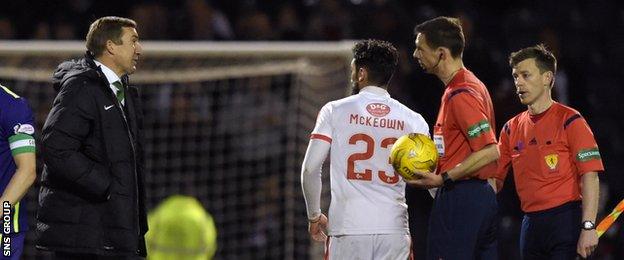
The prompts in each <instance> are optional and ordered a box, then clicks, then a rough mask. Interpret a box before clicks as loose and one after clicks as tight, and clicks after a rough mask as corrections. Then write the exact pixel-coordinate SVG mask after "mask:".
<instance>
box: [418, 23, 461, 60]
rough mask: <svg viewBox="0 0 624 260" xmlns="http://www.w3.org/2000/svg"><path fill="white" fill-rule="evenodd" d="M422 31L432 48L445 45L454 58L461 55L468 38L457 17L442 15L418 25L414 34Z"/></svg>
mask: <svg viewBox="0 0 624 260" xmlns="http://www.w3.org/2000/svg"><path fill="white" fill-rule="evenodd" d="M419 33H422V34H424V35H425V37H426V39H427V44H428V45H429V46H431V48H434V49H435V48H438V47H445V48H448V49H449V50H450V51H451V56H453V58H458V57H461V55H462V53H463V52H464V45H465V43H466V40H465V38H464V31H463V30H462V27H461V22H460V21H459V19H457V18H453V17H446V16H440V17H436V18H433V19H431V20H428V21H425V22H423V23H421V24H419V25H416V28H415V29H414V34H415V35H418V34H419Z"/></svg>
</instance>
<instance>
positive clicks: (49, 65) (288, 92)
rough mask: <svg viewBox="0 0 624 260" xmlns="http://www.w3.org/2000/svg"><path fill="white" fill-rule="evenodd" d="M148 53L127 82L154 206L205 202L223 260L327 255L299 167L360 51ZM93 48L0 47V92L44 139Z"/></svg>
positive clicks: (146, 49)
mask: <svg viewBox="0 0 624 260" xmlns="http://www.w3.org/2000/svg"><path fill="white" fill-rule="evenodd" d="M142 44H143V54H142V55H141V58H140V61H139V65H138V70H137V72H136V73H135V74H134V75H131V76H130V84H131V85H137V86H139V89H140V92H141V99H142V101H143V104H144V114H145V122H144V136H145V138H146V140H145V141H146V142H145V162H146V191H147V203H148V208H149V209H151V208H153V207H154V206H155V205H156V204H157V203H158V202H160V201H161V200H163V199H164V198H166V197H167V196H169V195H173V194H185V195H191V196H194V197H196V198H198V200H199V201H201V202H202V204H203V205H204V207H205V208H206V209H207V210H208V211H209V212H210V214H212V216H213V218H214V220H215V223H216V226H217V229H218V230H217V232H218V235H217V237H218V250H217V254H216V258H217V259H308V258H315V256H316V253H315V252H318V248H319V247H320V248H322V245H318V244H316V243H312V242H310V239H309V236H308V234H307V218H306V214H305V205H304V201H303V196H302V194H301V188H300V182H299V179H300V177H299V175H300V167H301V162H302V160H303V155H304V153H305V148H306V147H307V143H308V140H309V136H308V135H309V133H310V131H311V130H312V128H313V127H314V123H315V119H316V115H317V113H318V111H319V110H320V108H321V106H322V105H323V104H325V103H326V102H328V101H331V100H334V99H338V98H341V97H344V96H345V95H346V93H347V92H348V86H349V73H350V71H349V70H350V67H349V64H350V61H351V57H352V56H351V47H352V46H353V42H351V41H343V42H301V43H293V42H217V43H213V42H143V43H142ZM84 50H85V47H84V43H83V42H77V41H0V83H2V84H3V85H5V86H7V87H9V88H11V89H12V90H14V91H15V92H16V93H18V94H19V95H21V96H23V97H25V98H26V99H28V101H29V103H30V105H31V108H32V109H33V112H34V113H35V120H36V127H37V130H38V133H37V134H39V133H40V130H41V127H42V126H43V123H44V121H45V118H46V116H47V112H48V111H49V110H50V107H51V104H52V100H53V99H54V97H55V94H56V93H55V92H54V90H53V89H52V85H51V83H50V82H51V76H52V72H53V71H54V69H55V68H56V66H57V65H58V64H59V63H60V62H62V61H64V60H68V59H71V58H80V57H82V55H83V53H84ZM37 137H38V136H37ZM38 163H39V164H40V163H41V161H40V160H39V161H38ZM40 166H41V165H39V167H38V169H41V167H40ZM324 171H327V169H324ZM328 175H329V174H323V177H324V178H328ZM324 183H326V184H325V185H324V186H325V187H324V189H323V190H324V191H323V202H324V203H325V205H324V207H325V208H327V204H328V203H329V192H328V188H329V181H325V182H324ZM37 192H38V187H34V188H32V189H31V191H30V192H29V193H28V195H27V197H26V198H25V199H26V200H27V201H28V206H27V214H28V215H29V221H30V222H29V225H30V230H31V231H30V232H29V233H28V236H27V240H26V245H25V252H24V257H25V258H26V259H30V258H36V257H40V256H42V254H41V253H40V252H36V250H35V249H34V240H33V239H34V236H33V234H34V232H32V231H33V230H34V229H35V223H36V221H35V219H34V217H35V214H36V204H37V201H36V199H37Z"/></svg>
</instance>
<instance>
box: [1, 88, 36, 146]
mask: <svg viewBox="0 0 624 260" xmlns="http://www.w3.org/2000/svg"><path fill="white" fill-rule="evenodd" d="M1 123H2V128H3V129H6V131H7V136H8V141H9V147H10V148H11V154H12V155H13V156H15V155H18V154H21V153H34V152H35V138H34V137H33V136H34V134H35V124H34V116H33V113H32V110H31V109H30V107H29V106H28V102H27V101H26V100H25V99H23V98H17V99H15V102H11V103H10V104H8V107H7V109H6V111H4V112H3V116H2V122H1Z"/></svg>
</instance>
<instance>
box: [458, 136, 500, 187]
mask: <svg viewBox="0 0 624 260" xmlns="http://www.w3.org/2000/svg"><path fill="white" fill-rule="evenodd" d="M499 155H500V154H499V151H498V146H497V145H496V144H488V145H486V146H485V147H483V148H482V149H481V150H479V151H476V152H473V153H471V154H470V155H469V156H468V157H466V159H464V161H463V162H461V163H460V164H458V165H457V166H455V168H453V169H450V170H448V171H447V173H448V175H449V177H450V178H451V179H453V180H458V179H461V178H464V177H466V176H470V175H471V174H472V173H474V172H476V171H477V170H479V169H481V168H482V167H483V166H486V165H488V164H490V163H492V162H494V161H496V159H498V157H499Z"/></svg>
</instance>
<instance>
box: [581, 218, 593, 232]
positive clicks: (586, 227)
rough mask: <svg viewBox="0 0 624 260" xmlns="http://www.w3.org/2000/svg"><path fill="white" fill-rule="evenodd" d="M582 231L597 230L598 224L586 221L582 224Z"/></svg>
mask: <svg viewBox="0 0 624 260" xmlns="http://www.w3.org/2000/svg"><path fill="white" fill-rule="evenodd" d="M581 229H583V230H593V229H596V224H595V223H594V222H592V221H589V220H585V221H583V223H582V224H581Z"/></svg>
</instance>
